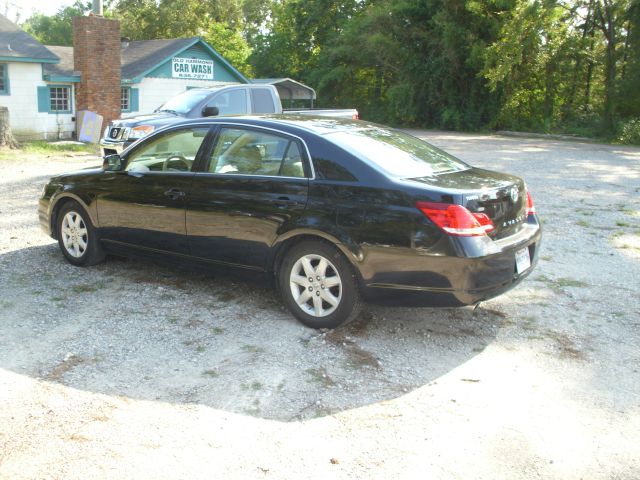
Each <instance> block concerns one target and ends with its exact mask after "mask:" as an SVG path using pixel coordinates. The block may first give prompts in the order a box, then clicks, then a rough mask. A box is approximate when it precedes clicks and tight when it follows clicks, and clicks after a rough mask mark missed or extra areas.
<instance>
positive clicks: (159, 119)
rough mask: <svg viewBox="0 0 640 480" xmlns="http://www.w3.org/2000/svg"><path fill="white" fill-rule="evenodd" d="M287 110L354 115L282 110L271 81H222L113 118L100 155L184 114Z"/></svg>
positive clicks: (347, 114) (341, 113) (352, 113)
mask: <svg viewBox="0 0 640 480" xmlns="http://www.w3.org/2000/svg"><path fill="white" fill-rule="evenodd" d="M254 113H255V114H265V113H273V114H279V113H287V114H299V115H316V116H317V115H319V116H325V117H338V118H352V119H358V118H359V116H358V111H357V110H355V109H344V110H337V109H330V110H322V109H304V110H289V109H287V110H283V109H282V104H281V103H280V96H279V95H278V90H277V89H276V87H274V86H273V85H224V86H216V87H209V88H192V89H190V90H187V91H185V92H182V93H179V94H178V95H176V96H175V97H172V98H170V99H169V100H167V102H166V103H165V104H164V105H162V106H161V107H159V108H158V109H156V110H155V111H154V112H153V113H150V114H146V115H138V116H135V117H129V118H123V119H120V120H114V121H113V122H111V123H110V124H109V126H108V127H107V128H106V130H105V131H104V136H103V137H102V139H101V140H100V147H101V149H102V154H103V155H111V154H114V153H121V152H122V150H124V149H125V148H127V147H128V146H129V145H131V144H132V143H133V142H135V141H136V140H139V139H140V138H142V137H144V136H145V135H148V134H149V133H151V132H153V131H154V130H157V129H158V128H160V127H164V126H166V125H169V124H171V123H173V122H177V121H179V120H183V119H185V118H201V117H214V116H217V115H247V114H249V115H250V114H254Z"/></svg>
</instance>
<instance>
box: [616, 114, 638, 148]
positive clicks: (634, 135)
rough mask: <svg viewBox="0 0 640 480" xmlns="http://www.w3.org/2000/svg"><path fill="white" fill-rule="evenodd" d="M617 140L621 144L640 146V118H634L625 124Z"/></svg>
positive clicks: (621, 127)
mask: <svg viewBox="0 0 640 480" xmlns="http://www.w3.org/2000/svg"><path fill="white" fill-rule="evenodd" d="M617 140H618V141H619V142H620V143H626V144H630V145H640V118H632V119H630V120H627V121H625V122H623V123H622V125H621V126H620V134H619V135H618V138H617Z"/></svg>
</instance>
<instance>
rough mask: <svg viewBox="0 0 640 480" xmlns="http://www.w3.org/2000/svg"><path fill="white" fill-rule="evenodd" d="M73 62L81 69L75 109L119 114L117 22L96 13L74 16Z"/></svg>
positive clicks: (107, 115) (110, 115)
mask: <svg viewBox="0 0 640 480" xmlns="http://www.w3.org/2000/svg"><path fill="white" fill-rule="evenodd" d="M73 64H74V69H75V70H77V71H79V72H80V75H81V76H80V79H81V80H80V83H79V84H78V85H77V87H76V110H91V111H93V112H96V113H98V114H99V115H102V116H103V117H104V123H103V128H104V126H106V125H108V124H109V122H110V121H111V120H114V119H116V118H120V22H119V21H117V20H108V19H106V18H103V17H99V16H88V17H74V18H73Z"/></svg>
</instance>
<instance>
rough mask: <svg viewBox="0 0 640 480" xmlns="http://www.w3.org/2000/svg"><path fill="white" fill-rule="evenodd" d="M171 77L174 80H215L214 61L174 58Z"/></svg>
mask: <svg viewBox="0 0 640 480" xmlns="http://www.w3.org/2000/svg"><path fill="white" fill-rule="evenodd" d="M171 76H172V77H173V78H191V79H195V80H213V60H202V59H200V58H179V57H173V58H172V59H171Z"/></svg>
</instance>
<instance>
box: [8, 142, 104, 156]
mask: <svg viewBox="0 0 640 480" xmlns="http://www.w3.org/2000/svg"><path fill="white" fill-rule="evenodd" d="M20 146H21V150H22V151H23V152H24V153H35V154H52V153H56V154H64V153H78V152H84V153H92V154H94V155H98V154H99V151H100V149H99V147H98V145H96V144H92V143H83V144H78V145H76V144H67V143H64V144H59V143H52V142H46V141H44V140H36V141H33V142H23V143H21V144H20Z"/></svg>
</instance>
